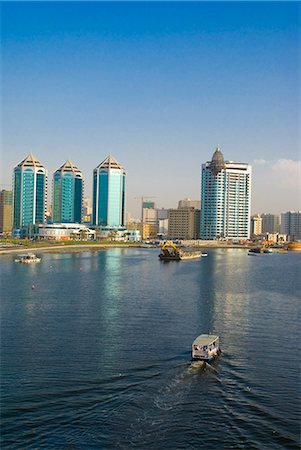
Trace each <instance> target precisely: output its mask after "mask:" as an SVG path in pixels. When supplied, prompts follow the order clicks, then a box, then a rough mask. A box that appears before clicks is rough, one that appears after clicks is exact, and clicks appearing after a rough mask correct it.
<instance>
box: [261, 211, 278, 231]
mask: <svg viewBox="0 0 301 450" xmlns="http://www.w3.org/2000/svg"><path fill="white" fill-rule="evenodd" d="M261 218H262V233H279V232H280V215H279V214H261Z"/></svg>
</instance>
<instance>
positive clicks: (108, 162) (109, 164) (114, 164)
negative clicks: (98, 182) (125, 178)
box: [97, 154, 123, 169]
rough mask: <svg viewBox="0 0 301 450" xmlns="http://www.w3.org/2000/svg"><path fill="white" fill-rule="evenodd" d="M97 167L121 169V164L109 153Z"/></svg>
mask: <svg viewBox="0 0 301 450" xmlns="http://www.w3.org/2000/svg"><path fill="white" fill-rule="evenodd" d="M99 168H106V169H108V168H109V169H123V167H122V165H121V164H119V162H118V161H117V160H116V159H115V158H114V157H113V156H112V155H111V154H110V155H109V156H107V157H106V159H104V160H103V161H102V162H101V163H100V164H99V165H98V166H97V169H99Z"/></svg>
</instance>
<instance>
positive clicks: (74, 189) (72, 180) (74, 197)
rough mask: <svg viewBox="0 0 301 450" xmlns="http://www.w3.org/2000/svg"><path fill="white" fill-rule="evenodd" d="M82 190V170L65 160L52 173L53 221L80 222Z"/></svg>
mask: <svg viewBox="0 0 301 450" xmlns="http://www.w3.org/2000/svg"><path fill="white" fill-rule="evenodd" d="M83 191H84V180H83V174H82V172H81V171H80V170H79V169H78V167H76V166H75V165H74V164H73V163H72V162H71V161H69V160H68V161H66V162H65V163H64V164H63V165H62V166H61V167H60V168H59V169H57V170H56V171H55V172H54V174H53V210H52V218H53V222H60V223H81V220H82V210H83Z"/></svg>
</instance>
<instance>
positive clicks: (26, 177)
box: [13, 153, 47, 229]
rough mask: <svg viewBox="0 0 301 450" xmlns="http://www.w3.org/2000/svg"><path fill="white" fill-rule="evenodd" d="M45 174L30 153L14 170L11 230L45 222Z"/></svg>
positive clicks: (43, 168)
mask: <svg viewBox="0 0 301 450" xmlns="http://www.w3.org/2000/svg"><path fill="white" fill-rule="evenodd" d="M46 194H47V172H46V169H45V167H44V166H43V165H42V164H41V163H40V161H39V160H38V159H37V158H35V157H34V156H33V154H32V153H30V154H29V155H28V156H27V157H26V158H25V159H23V161H21V162H20V163H19V164H18V165H17V166H16V167H15V168H14V188H13V228H15V229H17V228H22V227H23V226H27V225H34V224H39V223H44V222H45V214H46Z"/></svg>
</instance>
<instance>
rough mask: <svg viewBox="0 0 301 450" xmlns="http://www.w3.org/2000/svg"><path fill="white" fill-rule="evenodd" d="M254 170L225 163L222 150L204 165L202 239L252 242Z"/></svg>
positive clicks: (245, 165) (242, 164) (244, 165)
mask: <svg viewBox="0 0 301 450" xmlns="http://www.w3.org/2000/svg"><path fill="white" fill-rule="evenodd" d="M250 214H251V166H250V165H249V164H245V163H236V162H233V161H226V162H225V161H224V156H223V154H222V152H221V151H220V149H219V148H217V149H216V150H215V152H214V154H213V157H212V160H211V161H207V162H206V163H205V164H202V188H201V217H200V238H201V239H218V238H226V239H249V238H250V217H251V216H250Z"/></svg>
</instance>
